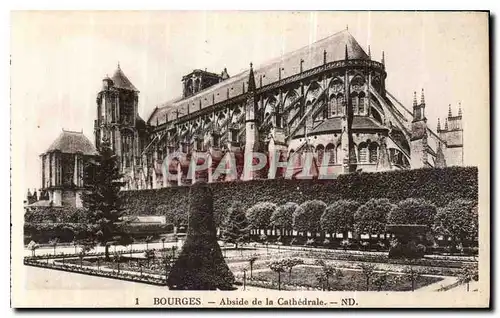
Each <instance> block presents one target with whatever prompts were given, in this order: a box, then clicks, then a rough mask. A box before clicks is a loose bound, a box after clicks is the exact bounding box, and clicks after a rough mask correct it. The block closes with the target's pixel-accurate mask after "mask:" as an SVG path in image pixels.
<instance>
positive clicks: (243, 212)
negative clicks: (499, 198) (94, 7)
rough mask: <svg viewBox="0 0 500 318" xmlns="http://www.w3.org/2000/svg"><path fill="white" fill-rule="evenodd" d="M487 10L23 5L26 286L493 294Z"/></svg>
mask: <svg viewBox="0 0 500 318" xmlns="http://www.w3.org/2000/svg"><path fill="white" fill-rule="evenodd" d="M489 19H490V16H489V12H487V11H443V12H439V11H437V12H426V11H391V12H384V11H376V12H371V11H13V12H11V25H12V26H11V52H10V54H11V64H10V90H11V96H10V99H11V141H12V152H11V155H12V156H11V160H12V161H11V166H12V175H11V178H12V179H11V191H12V192H11V202H12V203H11V211H10V213H11V220H12V221H11V224H12V226H11V241H12V251H11V254H12V259H11V282H12V306H13V307H15V308H42V307H43V308H72V307H80V308H82V307H88V308H107V307H114V308H131V307H134V308H135V307H141V308H142V307H144V308H163V309H165V308H337V309H339V308H350V309H353V308H375V307H383V308H401V307H412V308H419V307H422V308H424V307H426V308H428V307H445V308H454V307H475V308H486V307H488V306H490V181H489V180H490V179H489V178H490V162H489V158H490V148H489V143H490V135H489V129H490V53H489V52H490V47H489V45H490V44H489V43H490V40H489V36H490V34H489V29H490V25H489V23H490V21H489Z"/></svg>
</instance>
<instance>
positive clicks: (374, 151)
mask: <svg viewBox="0 0 500 318" xmlns="http://www.w3.org/2000/svg"><path fill="white" fill-rule="evenodd" d="M369 153H370V158H369V160H370V163H376V162H377V159H378V144H377V143H376V142H372V143H371V144H370V148H369Z"/></svg>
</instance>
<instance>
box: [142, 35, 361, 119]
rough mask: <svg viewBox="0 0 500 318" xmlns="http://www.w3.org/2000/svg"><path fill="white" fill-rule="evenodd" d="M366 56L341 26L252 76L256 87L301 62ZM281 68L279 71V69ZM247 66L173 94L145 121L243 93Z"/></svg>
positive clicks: (304, 64) (305, 65) (285, 74)
mask: <svg viewBox="0 0 500 318" xmlns="http://www.w3.org/2000/svg"><path fill="white" fill-rule="evenodd" d="M346 47H347V55H348V58H349V59H364V60H366V59H369V56H368V55H367V54H366V53H365V51H364V50H363V49H362V48H361V46H360V45H359V43H358V42H357V41H356V39H355V38H354V37H353V36H352V35H351V34H350V33H349V32H348V31H347V30H343V31H340V32H338V33H335V34H333V35H331V36H329V37H327V38H324V39H322V40H319V41H317V42H314V43H312V44H310V45H308V46H305V47H302V48H300V49H298V50H296V51H293V52H289V53H286V54H284V55H282V56H280V57H278V58H275V59H273V60H271V61H268V62H267V63H264V64H262V65H260V66H258V67H254V76H255V82H256V85H257V88H259V87H260V86H261V82H262V86H265V85H268V84H271V83H274V82H276V81H278V80H279V77H280V74H281V78H282V79H283V78H286V77H290V76H293V75H296V74H298V73H300V65H301V60H303V62H302V71H307V70H309V69H312V68H315V67H318V66H320V65H323V63H324V62H325V55H324V52H326V63H330V62H333V61H339V60H344V59H345V52H346ZM280 69H281V72H280ZM248 77H249V70H245V71H243V72H241V73H239V74H236V75H234V76H232V77H230V78H228V79H226V80H224V81H222V82H220V83H218V84H216V85H213V86H210V87H208V88H206V89H204V90H202V91H201V92H199V93H198V94H196V95H194V96H191V97H188V98H180V97H179V98H175V99H173V100H172V101H170V102H167V103H164V104H162V105H160V106H159V107H158V109H155V111H154V113H153V114H151V116H150V118H149V120H148V123H149V124H152V125H155V124H156V122H157V120H158V123H159V124H163V123H165V122H166V121H170V120H172V119H175V117H176V114H175V112H174V110H178V111H179V112H180V114H182V115H186V114H188V110H189V112H194V111H197V110H199V109H201V108H206V107H209V106H211V105H213V104H214V103H219V102H222V101H224V100H227V99H230V98H233V97H236V96H239V95H241V94H244V93H245V92H247V90H248Z"/></svg>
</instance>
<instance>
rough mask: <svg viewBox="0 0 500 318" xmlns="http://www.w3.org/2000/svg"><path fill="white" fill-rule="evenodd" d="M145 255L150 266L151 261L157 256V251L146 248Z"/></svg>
mask: <svg viewBox="0 0 500 318" xmlns="http://www.w3.org/2000/svg"><path fill="white" fill-rule="evenodd" d="M144 257H145V258H146V262H147V263H148V266H149V262H150V261H151V260H152V259H154V258H155V251H153V250H148V249H147V250H145V251H144Z"/></svg>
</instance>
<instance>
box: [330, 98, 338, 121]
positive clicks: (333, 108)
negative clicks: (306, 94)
mask: <svg viewBox="0 0 500 318" xmlns="http://www.w3.org/2000/svg"><path fill="white" fill-rule="evenodd" d="M336 114H337V98H335V96H334V95H331V96H330V100H329V102H328V117H329V118H330V117H334V116H335V115H336Z"/></svg>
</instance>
